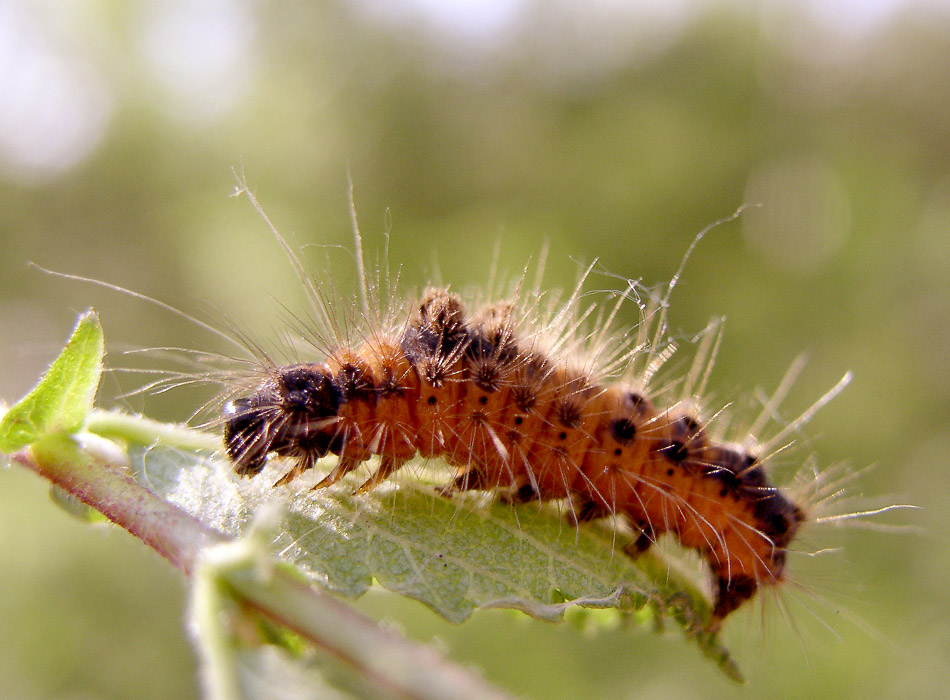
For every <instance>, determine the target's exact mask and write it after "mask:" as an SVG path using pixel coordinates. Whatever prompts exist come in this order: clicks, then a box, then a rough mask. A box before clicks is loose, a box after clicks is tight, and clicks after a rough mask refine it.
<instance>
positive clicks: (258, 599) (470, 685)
mask: <svg viewBox="0 0 950 700" xmlns="http://www.w3.org/2000/svg"><path fill="white" fill-rule="evenodd" d="M97 416H99V417H100V422H99V423H98V424H97V427H99V428H104V427H105V426H106V424H107V423H108V422H109V421H112V420H114V419H113V418H111V417H105V416H103V414H97ZM130 420H133V421H138V420H140V419H130ZM91 422H95V421H91ZM127 428H128V426H124V427H122V428H121V433H122V434H123V435H128V431H127ZM97 432H101V433H102V434H107V433H108V432H109V431H108V430H105V429H102V430H101V431H97ZM12 459H13V461H14V462H16V463H18V464H21V465H23V466H25V467H27V468H28V469H31V470H32V471H34V472H36V473H37V474H39V475H40V476H42V477H44V478H46V479H48V480H49V481H51V482H52V483H54V484H56V485H57V486H59V487H61V488H62V489H64V490H65V491H67V492H69V493H70V494H72V495H73V496H75V497H76V498H78V499H79V500H81V501H83V502H84V503H86V504H87V505H89V506H91V507H93V508H95V509H96V510H98V511H99V512H101V513H102V514H103V515H105V516H106V517H107V518H109V520H111V521H112V522H114V523H116V524H117V525H119V526H121V527H123V528H125V529H126V530H128V531H129V532H130V533H131V534H133V535H135V536H136V537H138V538H139V539H141V540H142V541H143V542H144V543H145V544H147V545H149V546H150V547H152V548H153V549H155V550H156V551H157V552H158V553H160V554H161V555H162V556H164V557H165V558H166V559H168V560H169V561H170V562H171V563H172V564H174V565H175V566H176V567H178V568H179V569H181V570H182V571H183V572H184V573H185V574H188V575H197V576H198V580H201V581H203V582H204V584H205V586H206V587H207V586H214V585H215V584H216V583H218V584H220V585H221V588H222V589H223V590H226V591H228V592H229V593H230V594H231V595H233V597H234V598H235V599H236V600H237V601H238V602H240V603H241V604H243V605H247V606H250V607H252V608H254V609H256V610H258V611H259V612H260V613H262V614H263V615H265V616H267V617H268V618H270V619H271V620H273V621H275V622H277V623H280V624H282V625H285V626H287V627H289V628H290V629H292V630H294V631H295V632H297V633H298V634H300V635H301V636H302V637H304V638H306V639H308V640H309V641H311V642H312V643H313V644H314V645H316V646H317V647H320V648H322V649H325V650H326V651H328V652H330V653H331V654H333V655H334V656H336V657H338V658H340V659H343V660H345V661H346V662H348V663H349V664H351V665H352V666H354V667H355V668H356V669H358V670H359V672H360V673H361V674H363V675H364V677H365V678H367V679H368V680H370V681H372V682H373V683H374V684H375V685H377V686H378V687H379V688H380V689H384V690H386V691H388V692H389V693H391V694H394V695H396V696H400V697H405V698H410V699H414V700H416V699H417V700H450V699H451V700H454V699H456V698H457V699H459V700H505V698H509V696H507V695H505V694H504V693H501V692H500V691H498V690H496V689H494V688H492V687H491V686H489V685H488V684H487V683H486V682H485V681H484V680H482V679H481V678H479V677H478V676H476V675H473V674H471V673H469V672H468V671H465V670H463V669H461V668H459V667H456V666H454V665H452V664H450V663H449V662H447V661H446V660H445V659H444V658H443V657H441V656H440V655H438V654H437V653H436V652H435V651H433V650H432V649H430V648H428V647H426V646H425V645H422V644H418V643H416V642H412V641H410V640H408V639H405V638H403V637H399V636H398V635H395V634H393V633H391V632H388V631H386V630H383V629H382V628H380V627H379V626H378V625H377V624H376V623H375V622H374V621H372V620H370V619H368V618H366V617H364V616H362V615H360V614H359V613H357V612H356V611H354V610H353V609H352V608H350V607H349V606H347V605H346V604H345V603H342V602H341V601H339V600H337V599H335V598H333V597H332V596H330V595H329V594H327V593H324V592H322V591H320V590H319V589H317V588H315V587H314V586H312V585H310V584H309V583H307V582H305V581H304V580H302V579H301V578H300V576H299V575H298V574H296V573H295V572H294V571H293V570H291V569H290V568H289V567H288V566H286V565H282V564H281V563H280V562H279V561H278V560H276V559H275V558H274V557H273V556H272V555H270V554H268V553H267V552H266V551H265V550H264V548H263V545H261V544H260V543H259V542H255V541H254V534H253V532H252V534H251V535H250V536H249V537H248V538H244V539H241V540H234V539H231V538H229V537H226V536H225V535H222V534H221V533H219V532H217V531H215V530H213V529H211V528H209V527H207V526H206V525H203V524H202V523H201V522H200V521H198V520H196V519H195V518H193V517H192V516H190V515H188V514H187V513H185V512H184V511H182V510H180V509H179V508H177V507H175V506H174V505H172V504H170V503H168V502H167V501H164V500H162V499H161V498H159V497H158V496H156V495H155V494H153V493H152V492H150V491H148V490H147V489H146V488H145V487H144V486H142V485H141V484H140V483H138V482H137V481H135V480H134V479H133V478H132V477H131V476H130V475H129V474H128V472H127V471H125V470H124V469H122V468H121V467H116V466H113V465H111V464H109V463H107V462H105V461H103V460H101V459H97V458H96V457H95V456H93V455H91V454H88V453H86V452H84V451H82V450H81V449H79V447H78V445H77V442H76V439H75V438H74V437H73V436H71V435H68V434H65V433H54V434H51V435H47V436H45V437H43V438H42V439H40V440H39V441H37V442H36V443H34V444H33V446H32V447H31V448H30V449H24V450H21V451H20V452H17V453H16V454H14V455H13V457H12ZM209 590H210V589H206V590H205V593H208V591H209ZM212 609H213V608H207V609H206V610H205V612H208V611H209V610H212ZM212 671H213V672H215V671H221V672H222V673H224V674H227V673H228V671H227V668H226V667H217V668H216V669H212ZM219 680H222V679H219ZM232 681H234V679H233V678H232V679H230V680H228V679H223V680H222V684H223V685H224V686H230V685H231V683H232ZM219 687H221V686H219ZM233 687H236V686H233ZM228 692H230V691H228ZM226 694H228V693H226Z"/></svg>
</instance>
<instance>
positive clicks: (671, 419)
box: [225, 289, 804, 625]
mask: <svg viewBox="0 0 950 700" xmlns="http://www.w3.org/2000/svg"><path fill="white" fill-rule="evenodd" d="M516 325H517V324H515V323H514V321H513V318H512V307H511V305H510V304H499V305H494V306H489V307H487V308H485V309H483V310H482V311H480V312H479V313H477V314H476V315H474V316H471V317H469V316H467V315H466V313H465V310H464V308H463V306H462V303H461V301H460V300H459V298H458V297H457V296H455V295H454V294H451V293H449V292H448V291H446V290H441V289H435V290H429V291H427V292H426V294H425V295H424V297H423V299H422V300H421V301H420V302H419V304H418V305H417V306H416V309H415V311H414V312H413V314H412V315H411V317H410V318H409V319H408V321H407V322H406V323H405V325H404V326H403V327H402V329H401V330H400V331H397V332H394V333H393V334H392V335H391V336H385V335H384V334H381V333H376V334H370V335H368V339H367V340H366V341H365V342H364V343H363V344H362V345H361V346H360V347H350V348H346V347H344V348H339V349H337V350H335V351H333V352H331V353H330V355H329V357H328V359H327V360H326V362H323V363H313V364H294V365H288V366H284V367H270V368H268V369H267V372H266V375H265V376H264V378H263V379H261V380H260V382H259V383H258V384H257V385H256V386H254V387H252V388H251V390H250V393H249V395H247V396H244V397H241V398H237V399H236V400H234V401H232V402H230V403H229V404H228V405H227V407H226V409H225V441H226V445H227V450H228V453H229V455H230V457H231V459H232V460H233V462H234V468H235V470H236V471H237V472H238V473H239V474H242V475H254V474H257V473H259V472H260V471H261V470H262V469H263V467H264V465H265V463H266V461H267V458H268V455H270V454H272V453H273V454H276V455H278V456H282V457H288V458H290V459H291V460H292V462H293V467H292V469H291V470H290V472H288V473H287V474H286V475H285V476H284V477H283V478H282V479H280V481H278V482H277V485H280V484H285V483H288V482H290V481H292V480H294V479H295V478H296V477H297V476H299V475H300V474H301V473H303V472H304V471H306V470H308V469H310V468H311V467H312V466H313V465H314V463H315V462H316V461H317V460H318V459H320V458H321V457H324V456H326V455H327V454H335V455H339V462H338V463H337V465H336V466H335V467H334V468H333V469H332V470H331V472H330V473H329V474H328V475H327V476H326V477H325V478H324V479H323V480H322V481H321V482H320V483H319V484H318V485H317V487H325V486H329V485H331V484H333V483H335V482H337V481H338V480H339V479H340V478H342V477H343V476H344V475H346V474H347V473H348V472H350V471H351V470H353V469H354V468H355V467H357V466H358V465H360V464H361V463H362V462H364V461H366V460H368V459H370V458H371V457H373V456H376V455H378V456H379V458H380V463H379V467H378V469H377V471H376V472H375V473H374V474H373V476H372V477H370V479H369V480H368V481H366V482H365V483H364V484H363V485H362V486H361V487H360V489H359V491H365V490H367V489H370V488H373V487H374V486H376V485H377V484H379V483H380V482H382V481H383V480H385V479H386V478H388V477H389V476H390V475H391V474H393V473H394V472H395V471H396V470H398V469H399V468H400V467H401V466H402V465H403V464H405V463H406V462H407V461H409V460H410V459H412V458H413V457H415V456H416V455H417V454H419V455H422V456H424V457H441V458H443V459H445V460H446V461H448V462H449V463H450V464H452V465H455V466H456V467H457V468H458V473H457V476H456V477H455V478H454V480H453V481H452V482H451V483H450V484H449V485H447V486H446V487H444V488H443V489H442V491H443V493H444V494H445V495H450V494H451V493H453V492H458V491H464V490H492V491H501V492H502V493H503V494H505V495H506V496H507V497H508V498H510V499H512V500H517V501H528V500H533V499H540V500H545V501H546V500H555V499H569V502H570V504H571V512H572V513H573V515H574V519H575V520H577V521H583V520H591V519H595V518H600V517H606V516H609V515H615V514H622V515H624V516H626V517H627V518H628V519H629V520H630V522H631V523H632V524H633V525H634V526H636V527H637V528H638V530H639V536H638V537H637V538H636V540H635V541H634V542H632V543H631V544H630V545H628V546H627V548H626V551H627V552H628V553H629V554H631V555H632V556H635V555H636V554H638V553H640V552H643V551H645V550H646V549H647V548H648V547H649V546H650V545H651V544H652V543H653V542H654V541H655V540H656V538H657V537H658V536H659V535H661V534H663V533H666V532H670V533H673V534H674V535H675V536H676V537H677V538H678V539H679V541H680V542H681V543H682V544H683V545H684V546H686V547H690V548H693V549H696V550H698V551H699V552H700V553H701V554H702V555H703V556H704V557H705V559H706V560H707V561H708V563H709V565H710V567H711V568H712V571H713V574H714V576H715V579H716V585H717V592H716V601H715V607H714V611H713V616H714V621H713V624H714V625H718V624H719V623H720V622H721V621H722V619H723V618H724V617H725V616H726V615H728V614H729V613H730V612H731V611H733V610H734V609H735V608H737V607H738V606H739V605H740V604H742V603H743V602H744V601H745V600H747V599H749V598H751V597H752V596H753V595H754V594H755V592H756V590H757V588H758V587H759V586H760V585H772V584H776V583H778V582H780V581H781V580H782V579H783V576H784V571H785V559H786V551H787V548H788V546H789V544H790V543H791V541H792V539H793V538H794V536H795V534H796V531H797V530H798V528H799V525H800V524H801V523H802V521H803V520H804V514H803V512H802V510H801V509H800V508H799V507H798V506H796V505H795V504H794V503H792V502H791V501H790V500H789V499H788V498H787V497H786V496H785V495H784V494H783V493H782V492H780V491H779V490H777V489H776V488H775V487H773V486H771V485H770V484H769V482H768V479H767V478H766V474H765V470H764V468H763V465H762V464H761V463H760V461H758V459H757V458H756V457H755V456H754V455H752V454H750V453H749V452H748V451H746V450H744V449H741V448H737V447H734V446H730V445H727V444H720V443H718V442H716V441H715V440H714V439H712V438H711V437H710V436H709V435H708V433H707V431H706V429H705V428H704V426H703V425H702V423H701V422H700V420H699V418H698V417H697V416H696V415H694V414H693V413H692V412H691V411H690V410H688V409H687V408H684V407H683V406H681V405H679V404H674V405H673V406H661V405H657V403H655V401H656V399H655V397H654V398H651V397H649V396H646V395H644V392H641V391H638V390H634V389H633V388H632V387H625V386H623V385H619V384H612V385H604V384H600V383H598V382H596V381H595V380H593V379H592V378H591V374H590V373H589V372H587V371H584V370H583V369H576V368H572V367H570V366H569V365H568V363H565V362H563V361H559V360H557V359H555V357H554V353H551V352H546V351H545V350H544V349H543V348H541V347H539V346H538V344H537V343H536V342H534V341H533V340H532V339H530V338H524V337H520V336H519V335H518V333H517V329H516Z"/></svg>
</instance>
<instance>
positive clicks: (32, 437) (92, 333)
mask: <svg viewBox="0 0 950 700" xmlns="http://www.w3.org/2000/svg"><path fill="white" fill-rule="evenodd" d="M103 355H104V345H103V337H102V328H101V327H100V325H99V317H98V316H97V315H96V314H95V312H93V311H91V310H90V311H87V312H86V313H84V314H82V315H81V316H80V317H79V321H78V322H77V324H76V329H75V330H74V331H73V334H72V337H70V339H69V342H68V343H67V344H66V347H65V348H64V349H63V351H62V353H60V355H59V357H57V358H56V359H55V360H54V361H53V364H51V365H50V368H49V370H47V372H46V374H45V375H44V376H43V378H42V379H41V380H40V383H39V384H37V385H36V387H35V388H34V389H33V390H32V391H31V392H30V393H29V394H27V395H26V397H24V398H23V399H22V400H20V402H19V403H17V404H15V405H14V406H11V407H10V410H9V411H7V412H6V414H5V415H4V416H3V418H2V419H0V452H6V453H10V452H16V451H17V450H19V449H22V448H24V447H26V446H28V445H31V444H33V443H34V442H36V441H37V440H38V439H40V438H41V437H43V436H44V435H48V434H50V433H53V432H57V431H64V432H67V433H74V432H76V431H78V430H79V429H80V428H81V427H82V426H83V424H84V423H85V420H86V416H87V415H88V414H89V412H90V411H91V410H92V403H93V400H94V399H95V396H96V389H97V388H98V386H99V376H100V375H101V373H102V358H103Z"/></svg>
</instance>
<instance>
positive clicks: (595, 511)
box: [569, 500, 613, 525]
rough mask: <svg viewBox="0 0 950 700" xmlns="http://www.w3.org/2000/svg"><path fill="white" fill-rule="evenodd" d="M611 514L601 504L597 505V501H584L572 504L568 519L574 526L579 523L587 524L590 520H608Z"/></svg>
mask: <svg viewBox="0 0 950 700" xmlns="http://www.w3.org/2000/svg"><path fill="white" fill-rule="evenodd" d="M611 515H613V513H612V512H611V511H610V509H609V508H607V507H605V506H604V505H603V504H601V503H598V502H597V501H592V500H585V501H580V502H578V503H574V504H573V507H572V508H571V512H570V513H569V516H570V519H571V520H572V521H573V523H574V524H575V525H579V524H581V523H589V522H590V521H592V520H601V519H602V518H608V517H610V516H611Z"/></svg>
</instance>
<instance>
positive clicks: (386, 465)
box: [353, 455, 409, 496]
mask: <svg viewBox="0 0 950 700" xmlns="http://www.w3.org/2000/svg"><path fill="white" fill-rule="evenodd" d="M408 461H409V460H407V459H398V458H396V457H392V456H390V455H383V456H382V458H381V459H380V462H379V469H377V470H376V472H375V473H374V474H373V475H372V476H371V477H370V478H368V479H367V480H366V481H364V482H363V483H362V484H361V485H360V487H359V488H358V489H356V491H354V492H353V495H354V496H356V495H358V494H361V493H366V492H367V491H371V490H372V489H374V488H376V487H377V486H379V485H380V484H381V483H383V482H384V481H386V479H388V478H389V477H390V475H392V474H394V473H395V472H396V471H398V470H399V468H400V467H402V465H404V464H405V463H406V462H408Z"/></svg>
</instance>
